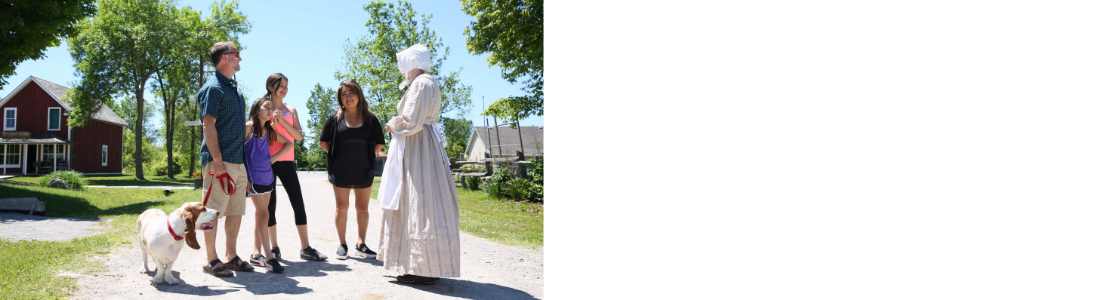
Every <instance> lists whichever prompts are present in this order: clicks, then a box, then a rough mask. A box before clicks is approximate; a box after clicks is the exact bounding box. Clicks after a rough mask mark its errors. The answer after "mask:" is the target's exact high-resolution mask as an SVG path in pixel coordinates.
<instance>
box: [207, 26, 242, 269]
mask: <svg viewBox="0 0 1100 300" xmlns="http://www.w3.org/2000/svg"><path fill="white" fill-rule="evenodd" d="M210 61H211V62H212V63H213V64H214V68H215V69H217V72H214V77H213V78H210V80H208V81H207V82H206V84H205V85H203V86H202V88H201V89H199V93H198V100H199V107H200V109H201V110H202V136H203V139H202V147H201V148H200V149H199V156H200V157H201V158H202V173H203V175H202V178H203V179H202V181H203V185H202V186H203V191H202V194H203V196H204V199H203V202H204V204H206V207H208V208H211V209H215V210H217V211H219V212H221V215H220V216H219V217H225V259H226V263H222V261H221V259H219V258H218V252H217V251H216V250H215V249H214V242H215V241H216V240H217V237H218V231H217V229H218V222H217V220H215V222H214V230H207V231H203V238H204V239H205V242H206V261H207V262H208V263H207V264H206V265H204V266H203V272H206V273H207V274H210V275H214V276H217V277H223V276H233V272H232V271H230V270H234V271H252V270H253V267H252V266H251V265H249V264H248V263H246V262H244V261H243V260H242V259H241V258H240V257H239V256H238V255H237V233H238V232H239V231H240V229H241V217H242V216H243V215H244V210H245V189H246V188H245V187H246V185H247V184H248V179H247V177H246V174H245V167H244V141H245V137H244V134H245V128H244V123H245V104H244V99H242V98H241V95H240V92H238V91H237V82H236V81H234V80H232V79H230V78H232V77H233V75H234V74H236V73H237V71H240V70H241V66H240V62H241V54H240V52H239V51H237V47H236V46H234V45H233V42H219V43H216V44H214V46H213V47H211V48H210ZM223 175H228V176H227V177H228V178H220V177H223ZM230 179H231V180H230Z"/></svg>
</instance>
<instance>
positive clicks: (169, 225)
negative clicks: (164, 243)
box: [164, 218, 183, 241]
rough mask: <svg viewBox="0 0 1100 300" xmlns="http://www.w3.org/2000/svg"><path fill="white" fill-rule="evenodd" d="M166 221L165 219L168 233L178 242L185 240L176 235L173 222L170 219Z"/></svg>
mask: <svg viewBox="0 0 1100 300" xmlns="http://www.w3.org/2000/svg"><path fill="white" fill-rule="evenodd" d="M164 219H165V223H168V233H171V234H172V238H174V239H176V240H177V241H178V240H182V239H183V238H182V237H180V236H178V235H176V231H174V230H172V221H170V220H168V218H164Z"/></svg>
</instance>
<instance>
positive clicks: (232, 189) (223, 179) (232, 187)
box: [168, 171, 237, 229]
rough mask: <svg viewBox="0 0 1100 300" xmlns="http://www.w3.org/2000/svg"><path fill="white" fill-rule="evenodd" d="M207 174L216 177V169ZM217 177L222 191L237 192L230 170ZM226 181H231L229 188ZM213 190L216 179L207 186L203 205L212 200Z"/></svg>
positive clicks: (226, 192)
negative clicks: (211, 193)
mask: <svg viewBox="0 0 1100 300" xmlns="http://www.w3.org/2000/svg"><path fill="white" fill-rule="evenodd" d="M207 174H210V177H214V171H210V172H209V173H207ZM217 178H218V185H220V186H222V191H223V192H225V194H226V195H232V194H234V193H236V192H237V185H236V183H234V182H233V177H229V172H226V173H225V174H222V176H218V177H217ZM226 181H229V188H228V189H227V188H226V187H225V183H226ZM213 190H214V181H213V180H211V181H210V187H208V188H206V196H205V197H203V198H202V205H203V206H206V201H209V200H210V192H211V191H213ZM168 228H169V229H171V228H172V227H171V226H168Z"/></svg>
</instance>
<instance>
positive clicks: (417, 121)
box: [378, 44, 460, 284]
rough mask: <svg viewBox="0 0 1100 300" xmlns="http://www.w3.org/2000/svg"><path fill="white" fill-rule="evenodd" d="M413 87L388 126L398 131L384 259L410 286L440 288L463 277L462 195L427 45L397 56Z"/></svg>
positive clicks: (390, 168)
mask: <svg viewBox="0 0 1100 300" xmlns="http://www.w3.org/2000/svg"><path fill="white" fill-rule="evenodd" d="M397 62H398V68H399V69H400V71H401V73H402V74H403V75H404V76H405V81H404V82H402V83H401V85H400V88H404V87H405V86H406V85H408V86H409V89H408V91H406V92H405V96H404V97H402V98H401V102H400V103H398V104H397V116H395V117H393V118H392V119H390V120H389V122H386V131H388V132H391V133H393V134H394V135H393V139H392V140H391V141H390V147H389V154H388V157H389V158H388V161H387V162H386V167H385V170H384V171H383V174H382V183H381V188H380V190H379V192H378V198H379V200H380V201H381V202H382V208H383V213H382V234H381V239H380V243H379V246H378V259H379V260H381V261H382V262H383V264H384V267H385V269H386V270H392V271H396V272H399V273H402V274H403V275H401V276H398V277H397V280H398V281H400V282H405V283H419V284H434V283H435V281H436V280H437V279H439V278H440V277H458V276H459V254H460V252H459V240H458V194H457V193H456V191H455V185H454V180H453V179H452V177H451V171H450V162H449V161H448V160H447V155H446V152H444V151H443V143H442V137H441V135H440V133H439V127H438V124H437V123H438V122H439V110H440V106H441V105H442V98H441V97H440V93H439V85H438V84H437V83H436V79H435V76H432V75H428V74H426V70H428V69H429V66H430V65H431V55H430V54H429V53H428V49H427V48H426V47H424V46H423V45H419V44H417V45H413V46H412V47H409V48H408V49H405V51H401V52H399V53H397Z"/></svg>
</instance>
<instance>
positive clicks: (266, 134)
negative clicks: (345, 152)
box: [244, 97, 294, 273]
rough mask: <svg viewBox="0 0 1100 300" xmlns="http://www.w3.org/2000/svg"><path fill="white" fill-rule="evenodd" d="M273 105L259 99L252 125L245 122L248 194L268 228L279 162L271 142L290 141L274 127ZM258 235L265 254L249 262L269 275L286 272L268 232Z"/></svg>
mask: <svg viewBox="0 0 1100 300" xmlns="http://www.w3.org/2000/svg"><path fill="white" fill-rule="evenodd" d="M271 106H272V103H271V100H269V99H268V98H267V97H263V98H260V99H256V101H255V102H253V103H252V109H251V110H249V111H248V122H246V123H245V137H247V138H248V140H246V141H245V142H244V165H245V170H246V171H247V173H248V193H249V194H250V196H251V197H252V204H253V205H255V206H256V228H264V227H267V219H268V218H269V217H270V216H269V215H268V212H267V205H268V201H269V200H270V199H271V191H272V190H274V189H275V174H274V172H272V170H271V164H273V163H275V159H274V158H273V157H272V155H271V152H270V148H269V147H270V145H271V143H275V142H279V143H288V141H289V139H287V138H286V137H284V136H283V135H281V134H279V133H278V132H275V129H274V128H272V127H271V118H272V117H274V111H275V110H274V109H273V108H272V107H271ZM293 149H294V148H293V147H283V149H282V150H280V151H279V152H278V153H276V154H275V156H274V157H280V156H282V155H283V154H286V152H287V151H292V150H293ZM254 233H255V235H256V240H259V241H260V243H261V245H263V249H264V253H263V254H261V253H259V249H256V250H253V253H252V257H251V259H250V260H249V261H250V262H251V263H252V264H253V265H256V266H259V267H264V268H266V269H267V271H268V272H274V273H282V272H283V267H282V266H281V265H279V261H278V260H276V259H275V257H274V256H272V255H271V241H270V239H269V234H268V232H267V230H256V231H254ZM265 254H266V255H267V256H264V255H265ZM268 258H270V259H268Z"/></svg>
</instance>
